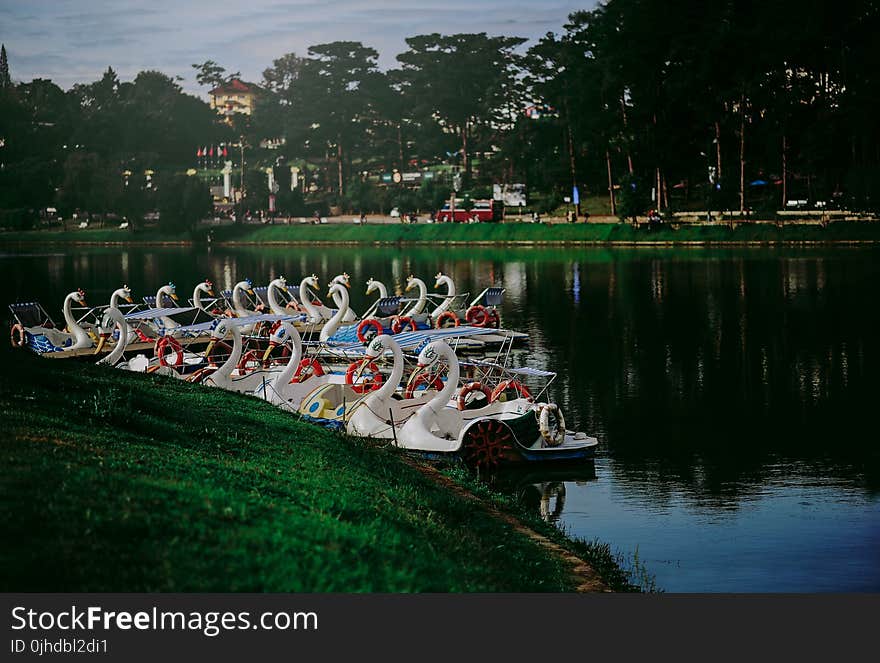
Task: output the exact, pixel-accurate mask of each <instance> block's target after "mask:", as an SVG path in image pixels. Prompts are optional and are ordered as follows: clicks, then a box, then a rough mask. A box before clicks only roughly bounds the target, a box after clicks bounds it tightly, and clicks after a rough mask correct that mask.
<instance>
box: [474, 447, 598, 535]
mask: <svg viewBox="0 0 880 663" xmlns="http://www.w3.org/2000/svg"><path fill="white" fill-rule="evenodd" d="M595 480H596V467H595V465H594V464H593V462H592V461H590V462H587V463H583V464H579V465H572V466H563V467H557V468H553V467H550V468H548V467H542V468H528V467H526V468H516V469H508V470H505V471H503V472H498V473H496V474H494V475H492V476H491V477H490V478H489V483H490V485H492V487H493V488H495V489H496V490H499V491H501V492H503V493H505V494H508V495H512V496H513V497H514V498H515V499H516V500H517V501H518V502H519V503H520V504H522V505H523V506H525V507H526V508H527V509H529V510H531V511H533V512H534V513H537V514H538V515H539V516H540V517H541V518H542V519H543V520H544V521H545V522H548V523H555V522H558V521H559V520H560V519H561V518H562V515H563V512H564V510H565V499H566V494H567V490H566V483H572V484H574V486H575V487H577V486H584V485H586V484H587V482H589V481H595Z"/></svg>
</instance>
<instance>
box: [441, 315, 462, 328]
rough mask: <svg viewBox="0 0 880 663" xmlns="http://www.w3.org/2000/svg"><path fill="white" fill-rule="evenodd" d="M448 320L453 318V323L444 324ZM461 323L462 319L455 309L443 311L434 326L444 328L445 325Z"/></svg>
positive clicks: (455, 325)
mask: <svg viewBox="0 0 880 663" xmlns="http://www.w3.org/2000/svg"><path fill="white" fill-rule="evenodd" d="M447 320H452V324H451V325H447V324H444V323H445V322H446V321H447ZM460 324H461V320H460V319H459V317H458V316H457V315H456V314H455V311H443V313H441V314H440V315H438V316H437V321H436V322H435V323H434V327H435V328H437V329H444V328H445V327H458V326H459V325H460Z"/></svg>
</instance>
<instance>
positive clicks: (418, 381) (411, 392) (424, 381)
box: [403, 372, 443, 398]
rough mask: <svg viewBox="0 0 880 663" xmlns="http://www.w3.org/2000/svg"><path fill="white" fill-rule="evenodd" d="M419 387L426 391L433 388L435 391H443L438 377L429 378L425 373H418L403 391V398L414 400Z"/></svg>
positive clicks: (441, 382) (441, 381)
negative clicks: (422, 386) (423, 387)
mask: <svg viewBox="0 0 880 663" xmlns="http://www.w3.org/2000/svg"><path fill="white" fill-rule="evenodd" d="M421 385H425V388H426V389H430V388H432V387H433V388H434V389H436V390H437V391H440V390H441V389H443V380H441V379H440V376H439V375H435V376H433V377H432V376H430V375H428V374H427V373H425V372H422V373H419V374H418V375H417V376H416V378H415V380H411V381H410V382H408V383H407V385H406V389H404V391H403V397H404V398H414V397H415V395H416V389H418V388H419V387H420V386H421Z"/></svg>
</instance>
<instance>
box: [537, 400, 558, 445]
mask: <svg viewBox="0 0 880 663" xmlns="http://www.w3.org/2000/svg"><path fill="white" fill-rule="evenodd" d="M550 415H553V417H554V418H555V419H556V431H555V432H554V431H553V430H552V429H551V428H550ZM538 430H540V431H541V437H542V438H544V442H546V443H547V446H548V447H558V446H559V445H560V444H562V443H563V442H564V441H565V417H563V416H562V410H560V409H559V406H558V405H557V404H556V403H544V404H543V405H542V406H541V414H540V415H538Z"/></svg>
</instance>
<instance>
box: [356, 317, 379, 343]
mask: <svg viewBox="0 0 880 663" xmlns="http://www.w3.org/2000/svg"><path fill="white" fill-rule="evenodd" d="M368 327H372V328H373V329H375V330H376V334H382V332H383V331H384V330H383V329H382V323H381V322H379V321H378V320H376V319H374V318H368V319H366V320H361V322H360V324H359V325H358V327H357V338H358V340H359V341H360V342H361V343H366V342H367V341H368V340H369V339H368V338H367V337H366V335H365V334H364V332H365V331H366V330H367V328H368Z"/></svg>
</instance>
